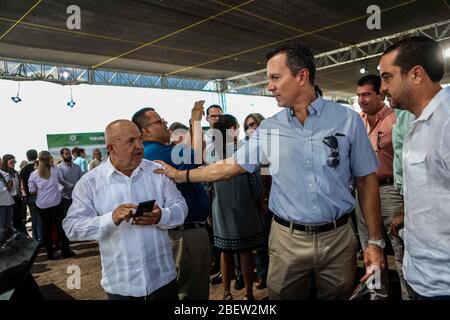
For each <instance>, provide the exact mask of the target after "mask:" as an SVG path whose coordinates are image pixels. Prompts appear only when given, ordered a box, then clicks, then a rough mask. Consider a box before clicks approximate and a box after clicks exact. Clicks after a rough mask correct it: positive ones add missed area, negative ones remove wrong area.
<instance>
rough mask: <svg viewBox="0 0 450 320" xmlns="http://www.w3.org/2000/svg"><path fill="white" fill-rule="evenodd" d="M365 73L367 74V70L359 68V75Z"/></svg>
mask: <svg viewBox="0 0 450 320" xmlns="http://www.w3.org/2000/svg"><path fill="white" fill-rule="evenodd" d="M366 72H367V70H366V68H364V67H361V69H359V73H361V74H364V73H366Z"/></svg>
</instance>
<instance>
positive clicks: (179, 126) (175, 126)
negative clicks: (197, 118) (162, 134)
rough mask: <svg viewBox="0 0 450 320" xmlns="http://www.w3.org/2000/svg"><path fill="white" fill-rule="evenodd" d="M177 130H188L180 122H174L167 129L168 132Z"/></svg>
mask: <svg viewBox="0 0 450 320" xmlns="http://www.w3.org/2000/svg"><path fill="white" fill-rule="evenodd" d="M177 129H184V130H189V128H188V127H186V126H185V125H184V124H182V123H181V122H174V123H172V124H171V125H170V127H169V131H175V130H177Z"/></svg>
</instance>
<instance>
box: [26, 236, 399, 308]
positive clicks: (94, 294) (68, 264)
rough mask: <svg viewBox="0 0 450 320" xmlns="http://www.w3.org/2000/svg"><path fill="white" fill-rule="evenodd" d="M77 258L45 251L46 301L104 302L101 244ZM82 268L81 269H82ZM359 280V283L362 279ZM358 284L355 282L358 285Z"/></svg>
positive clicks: (80, 246)
mask: <svg viewBox="0 0 450 320" xmlns="http://www.w3.org/2000/svg"><path fill="white" fill-rule="evenodd" d="M71 248H72V250H73V251H74V252H75V253H76V256H74V257H72V258H69V259H62V258H61V257H60V256H59V253H56V255H55V257H56V260H47V259H46V254H45V253H44V251H43V250H41V251H40V253H39V255H38V257H37V258H36V261H35V263H34V265H33V268H32V274H33V276H34V278H35V280H36V282H37V283H38V285H39V288H40V291H41V293H42V295H43V298H44V299H46V300H55V299H56V300H73V299H76V300H103V299H106V294H105V292H104V291H103V289H102V288H101V286H100V278H101V264H100V255H99V251H98V244H97V242H95V241H92V242H78V243H72V245H71ZM388 262H389V265H390V266H394V262H393V259H392V256H388ZM358 266H359V267H358V268H357V279H359V277H360V276H362V273H361V272H362V271H363V269H362V261H358ZM78 268H79V269H78ZM74 270H79V272H80V275H81V277H80V279H81V282H80V283H79V289H78V288H76V284H77V283H76V282H75V281H74V280H73V277H72V276H73V275H74ZM389 276H390V283H391V288H390V295H391V296H390V298H391V299H399V295H400V290H399V281H398V276H397V273H396V271H395V270H392V269H391V270H390V272H389ZM357 279H356V280H355V281H358V280H357ZM356 284H357V282H355V286H356ZM233 285H234V280H233V281H232V283H231V287H232V294H233V297H234V299H235V300H241V299H243V298H244V290H243V289H242V290H239V291H237V290H234V286H233ZM253 289H254V290H253V293H254V296H255V298H256V300H262V299H267V289H263V290H257V289H256V288H255V287H254V288H253ZM222 296H223V290H222V285H221V284H217V285H210V300H221V299H222Z"/></svg>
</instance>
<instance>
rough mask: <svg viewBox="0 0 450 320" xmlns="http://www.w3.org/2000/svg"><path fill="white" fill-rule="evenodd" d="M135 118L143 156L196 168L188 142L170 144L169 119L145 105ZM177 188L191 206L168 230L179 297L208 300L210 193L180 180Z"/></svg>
mask: <svg viewBox="0 0 450 320" xmlns="http://www.w3.org/2000/svg"><path fill="white" fill-rule="evenodd" d="M132 121H133V122H134V123H135V124H136V125H137V127H138V128H139V129H140V130H141V132H142V140H143V143H144V159H147V160H163V161H165V162H167V163H170V164H171V165H172V166H174V167H176V168H179V169H181V170H185V169H193V168H196V167H197V166H196V165H195V164H194V152H193V150H192V149H191V147H190V145H187V144H186V143H181V144H179V145H178V146H175V147H174V146H172V145H170V132H169V129H168V128H167V122H166V121H165V120H164V119H162V118H161V117H160V116H159V114H158V113H157V112H156V111H155V109H153V108H143V109H141V110H139V111H137V112H136V113H135V114H134V115H133V118H132ZM185 153H187V154H188V156H187V160H188V161H185V159H186V158H185V157H184V155H185ZM174 157H177V158H178V159H175V158H174ZM179 160H181V163H180V161H179ZM177 188H178V190H180V192H181V194H182V195H183V197H184V198H185V199H186V203H187V206H188V215H187V217H186V220H185V221H184V224H182V225H180V226H177V227H175V228H173V229H170V230H169V237H170V240H171V244H172V250H173V253H174V258H175V265H176V268H177V271H178V275H177V283H178V296H179V298H180V300H184V299H190V300H193V299H195V300H208V299H209V266H210V249H209V236H208V232H207V231H206V228H205V222H206V218H207V217H208V215H209V202H208V196H207V194H206V191H205V189H204V188H203V187H202V185H201V184H199V183H179V184H177Z"/></svg>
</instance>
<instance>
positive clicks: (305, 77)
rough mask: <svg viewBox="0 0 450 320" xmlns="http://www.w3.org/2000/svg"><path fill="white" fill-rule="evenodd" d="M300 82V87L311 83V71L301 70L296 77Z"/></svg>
mask: <svg viewBox="0 0 450 320" xmlns="http://www.w3.org/2000/svg"><path fill="white" fill-rule="evenodd" d="M295 78H296V80H297V81H298V84H299V86H301V87H302V86H304V85H305V84H306V83H309V71H308V69H306V68H303V69H300V71H299V72H298V73H297V76H296V77H295Z"/></svg>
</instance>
